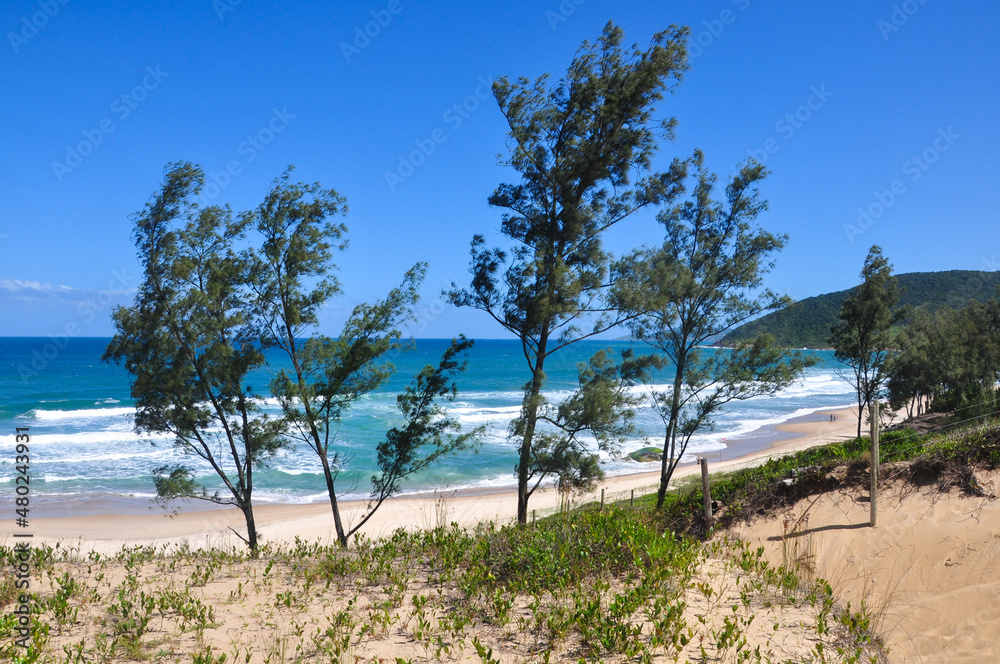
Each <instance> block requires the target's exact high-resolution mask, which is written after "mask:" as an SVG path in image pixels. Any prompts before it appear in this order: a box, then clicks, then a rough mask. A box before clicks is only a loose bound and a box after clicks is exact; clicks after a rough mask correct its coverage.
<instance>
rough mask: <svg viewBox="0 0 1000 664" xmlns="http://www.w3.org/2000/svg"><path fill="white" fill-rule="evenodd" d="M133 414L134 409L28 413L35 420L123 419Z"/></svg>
mask: <svg viewBox="0 0 1000 664" xmlns="http://www.w3.org/2000/svg"><path fill="white" fill-rule="evenodd" d="M133 413H135V408H80V409H77V410H42V409H40V408H35V409H34V410H32V411H30V412H29V415H31V416H33V417H34V418H35V419H36V420H44V421H58V420H82V419H89V418H94V417H125V416H126V415H132V414H133Z"/></svg>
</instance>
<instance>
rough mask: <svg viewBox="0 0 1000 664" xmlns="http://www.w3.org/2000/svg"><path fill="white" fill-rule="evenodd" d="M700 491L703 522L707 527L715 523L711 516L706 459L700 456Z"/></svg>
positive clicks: (710, 495) (710, 494) (710, 497)
mask: <svg viewBox="0 0 1000 664" xmlns="http://www.w3.org/2000/svg"><path fill="white" fill-rule="evenodd" d="M701 492H702V495H704V496H705V524H706V527H707V528H712V526H714V525H715V519H714V518H713V517H712V491H711V489H710V488H709V486H708V459H706V458H704V457H702V458H701Z"/></svg>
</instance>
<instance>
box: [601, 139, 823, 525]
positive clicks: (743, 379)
mask: <svg viewBox="0 0 1000 664" xmlns="http://www.w3.org/2000/svg"><path fill="white" fill-rule="evenodd" d="M691 164H692V166H693V167H694V169H695V173H696V175H697V184H696V186H695V190H694V192H693V196H692V200H690V201H688V202H685V203H683V204H680V205H677V206H676V207H674V208H672V209H669V210H665V211H663V212H661V213H660V215H659V216H658V219H659V221H660V222H661V223H662V224H663V225H664V226H665V228H666V239H665V240H664V243H663V247H662V248H661V249H659V250H643V251H639V252H636V253H634V254H633V255H631V256H629V257H626V258H625V259H624V260H622V261H621V262H619V263H618V264H617V266H616V273H617V275H618V278H617V279H616V280H615V284H616V285H615V291H614V292H615V300H616V304H617V306H618V307H619V308H621V309H623V310H625V311H628V312H630V314H631V315H632V316H633V318H632V320H631V322H630V323H629V326H630V327H631V329H632V333H633V335H634V336H635V337H636V338H637V339H640V340H642V341H645V342H646V343H648V344H650V345H651V346H653V347H655V348H658V349H659V350H661V351H663V352H664V353H665V354H666V356H667V357H668V358H670V360H671V362H672V363H673V365H674V383H673V386H672V389H671V390H669V391H666V392H658V393H654V395H653V407H654V408H655V410H656V412H657V413H658V414H659V415H660V417H661V419H662V420H663V423H664V426H665V428H666V432H665V435H664V445H663V448H664V454H663V457H662V460H661V473H660V489H659V492H658V494H657V505H658V506H659V505H662V504H663V500H664V496H665V494H666V489H667V486H668V485H669V484H670V478H671V477H672V476H673V473H674V470H675V469H676V468H677V465H678V464H679V463H680V461H681V458H682V456H683V455H684V452H685V450H686V449H687V446H688V443H689V442H690V440H691V437H692V436H693V435H694V434H695V433H696V432H698V431H701V430H704V429H710V428H711V427H712V416H713V414H714V413H716V412H717V411H718V410H719V409H720V408H722V407H723V406H724V405H725V404H726V403H729V402H730V401H734V400H743V399H750V398H752V397H755V396H760V395H771V394H774V393H776V392H777V391H779V390H781V389H782V388H784V387H786V386H788V385H789V384H791V383H792V382H793V381H794V380H795V379H796V378H797V377H798V376H799V375H801V373H802V370H803V368H804V367H806V366H808V365H809V364H811V363H812V361H811V360H810V359H807V358H803V357H802V356H801V354H798V353H796V354H794V355H791V356H789V355H788V354H787V353H786V352H785V351H784V350H783V349H781V348H779V347H777V345H776V344H775V343H774V339H773V337H771V336H770V335H768V334H761V335H759V336H758V337H757V338H755V339H753V340H751V341H750V342H747V343H743V342H741V343H739V344H738V345H737V346H736V347H735V348H734V349H733V350H732V351H731V352H725V353H723V352H720V353H715V354H713V355H711V356H708V357H704V358H703V357H702V355H701V353H700V351H699V348H700V347H701V346H703V345H704V344H706V343H708V342H709V340H710V339H713V338H716V337H718V336H719V335H721V334H723V333H724V332H726V331H727V330H730V329H732V328H733V327H734V326H736V325H739V324H741V323H742V322H744V321H746V320H748V319H750V318H753V317H755V316H757V315H759V314H760V313H761V312H763V311H769V310H775V309H780V308H781V307H783V306H785V305H786V304H787V300H786V298H783V297H780V296H779V295H777V294H776V293H773V292H771V291H769V290H764V291H762V292H759V293H756V292H755V291H757V290H758V289H760V286H761V282H762V280H763V275H764V274H765V273H766V272H767V271H768V270H769V269H770V267H771V265H772V264H773V262H772V259H771V255H772V254H773V253H775V252H777V251H778V250H780V249H781V247H782V246H784V243H785V240H786V238H785V237H775V236H773V235H771V234H770V233H768V232H766V231H763V230H760V229H757V228H755V227H754V225H753V222H754V220H755V219H756V217H757V215H758V214H759V213H760V212H762V211H763V210H764V209H766V207H767V206H766V203H764V202H763V201H760V200H758V197H757V190H756V184H757V183H758V182H759V181H760V180H761V179H763V178H764V177H765V175H766V171H765V170H764V167H763V166H761V165H760V164H757V163H749V164H747V165H746V166H744V167H743V168H742V169H741V171H740V173H739V174H738V175H736V176H735V177H734V178H733V181H732V182H731V183H730V184H729V185H728V186H727V187H726V192H725V201H724V202H719V201H715V200H713V199H712V191H713V189H714V187H715V180H716V178H715V176H714V175H713V174H711V173H709V172H707V171H705V170H704V169H703V166H702V155H701V153H700V152H698V153H696V154H695V156H694V158H693V159H692V162H691Z"/></svg>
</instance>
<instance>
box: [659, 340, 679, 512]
mask: <svg viewBox="0 0 1000 664" xmlns="http://www.w3.org/2000/svg"><path fill="white" fill-rule="evenodd" d="M678 355H679V354H678ZM683 385H684V360H683V358H679V360H678V362H677V372H676V375H675V376H674V393H673V394H672V395H670V396H671V398H670V421H669V422H668V423H667V435H666V438H665V439H664V441H663V458H662V459H661V460H660V488H659V489H658V490H657V492H656V508H657V509H659V508H661V507H663V501H664V500H666V497H667V486H668V485H669V484H670V476H671V475H673V468H674V467H676V465H677V464H676V461H671V460H670V459H671V457H673V456H674V453H675V452H676V443H677V422H678V420H679V419H680V410H681V387H682V386H683Z"/></svg>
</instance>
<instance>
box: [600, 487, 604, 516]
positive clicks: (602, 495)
mask: <svg viewBox="0 0 1000 664" xmlns="http://www.w3.org/2000/svg"><path fill="white" fill-rule="evenodd" d="M600 511H601V512H603V511H604V487H601V509H600Z"/></svg>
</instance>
